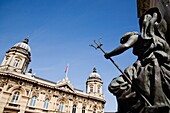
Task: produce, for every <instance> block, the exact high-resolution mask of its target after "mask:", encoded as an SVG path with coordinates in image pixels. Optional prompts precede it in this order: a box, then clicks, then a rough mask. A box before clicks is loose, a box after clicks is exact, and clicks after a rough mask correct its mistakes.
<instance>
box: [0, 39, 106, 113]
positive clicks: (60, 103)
mask: <svg viewBox="0 0 170 113" xmlns="http://www.w3.org/2000/svg"><path fill="white" fill-rule="evenodd" d="M30 62H31V49H30V46H29V45H28V39H25V40H24V41H23V42H19V43H17V44H15V45H14V46H13V47H12V48H10V49H9V50H8V51H7V52H6V55H5V57H4V59H3V61H2V63H1V65H0V113H104V104H105V100H104V95H103V92H102V85H103V82H102V80H101V78H100V75H99V74H98V73H97V71H96V68H94V69H93V71H92V73H90V75H89V77H88V79H87V81H86V92H83V91H81V90H78V89H75V88H74V87H73V86H72V84H71V83H70V81H69V79H68V77H66V78H64V79H63V80H62V81H59V82H57V83H55V82H52V81H48V80H45V79H42V78H39V77H37V76H35V75H34V74H32V70H31V69H30V70H29V71H28V72H26V70H27V68H28V65H29V63H30Z"/></svg>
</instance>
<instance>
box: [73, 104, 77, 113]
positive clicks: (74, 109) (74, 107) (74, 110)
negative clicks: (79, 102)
mask: <svg viewBox="0 0 170 113" xmlns="http://www.w3.org/2000/svg"><path fill="white" fill-rule="evenodd" d="M72 113H76V105H73V110H72Z"/></svg>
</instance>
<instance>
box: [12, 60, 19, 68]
mask: <svg viewBox="0 0 170 113" xmlns="http://www.w3.org/2000/svg"><path fill="white" fill-rule="evenodd" d="M18 65H19V60H18V59H15V61H14V65H13V66H14V67H18Z"/></svg>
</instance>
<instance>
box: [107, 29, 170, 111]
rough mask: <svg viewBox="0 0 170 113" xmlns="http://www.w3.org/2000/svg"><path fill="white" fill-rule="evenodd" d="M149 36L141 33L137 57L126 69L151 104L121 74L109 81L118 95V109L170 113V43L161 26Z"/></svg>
mask: <svg viewBox="0 0 170 113" xmlns="http://www.w3.org/2000/svg"><path fill="white" fill-rule="evenodd" d="M148 37H149V38H148ZM148 37H142V36H141V35H139V36H138V40H137V42H136V43H135V44H134V45H133V53H134V54H135V55H137V56H138V59H137V61H136V62H135V63H134V64H133V65H131V66H129V67H128V68H126V69H125V71H124V72H125V74H126V75H127V76H128V77H129V78H130V79H131V80H132V85H135V86H136V87H137V88H138V90H139V92H140V93H141V94H143V95H144V96H145V97H146V98H147V99H148V100H149V102H150V103H151V104H152V106H148V105H147V104H146V102H145V101H144V100H143V99H142V98H141V97H140V95H139V94H138V93H136V91H135V90H134V89H133V87H132V85H131V84H129V83H128V82H126V79H125V78H124V76H123V75H121V76H119V77H117V78H114V79H113V80H112V81H111V83H110V85H109V91H110V92H111V93H113V94H114V95H115V96H116V97H117V101H118V113H170V110H169V108H170V47H169V45H168V43H167V42H166V38H167V37H166V38H165V37H163V36H161V34H160V33H159V31H158V30H156V31H155V35H149V36H148Z"/></svg>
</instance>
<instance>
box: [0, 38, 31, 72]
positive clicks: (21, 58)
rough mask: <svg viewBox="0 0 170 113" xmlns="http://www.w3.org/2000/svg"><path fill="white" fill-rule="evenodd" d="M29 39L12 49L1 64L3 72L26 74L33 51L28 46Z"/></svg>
mask: <svg viewBox="0 0 170 113" xmlns="http://www.w3.org/2000/svg"><path fill="white" fill-rule="evenodd" d="M28 41H29V40H28V39H27V38H26V39H25V40H24V41H23V42H19V43H17V44H15V45H14V46H13V47H12V48H10V49H9V50H8V51H7V52H6V55H5V57H4V60H3V61H2V63H1V66H0V69H1V70H3V71H14V72H18V73H22V74H25V72H26V70H27V67H28V65H29V63H30V62H31V49H30V46H29V45H28Z"/></svg>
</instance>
